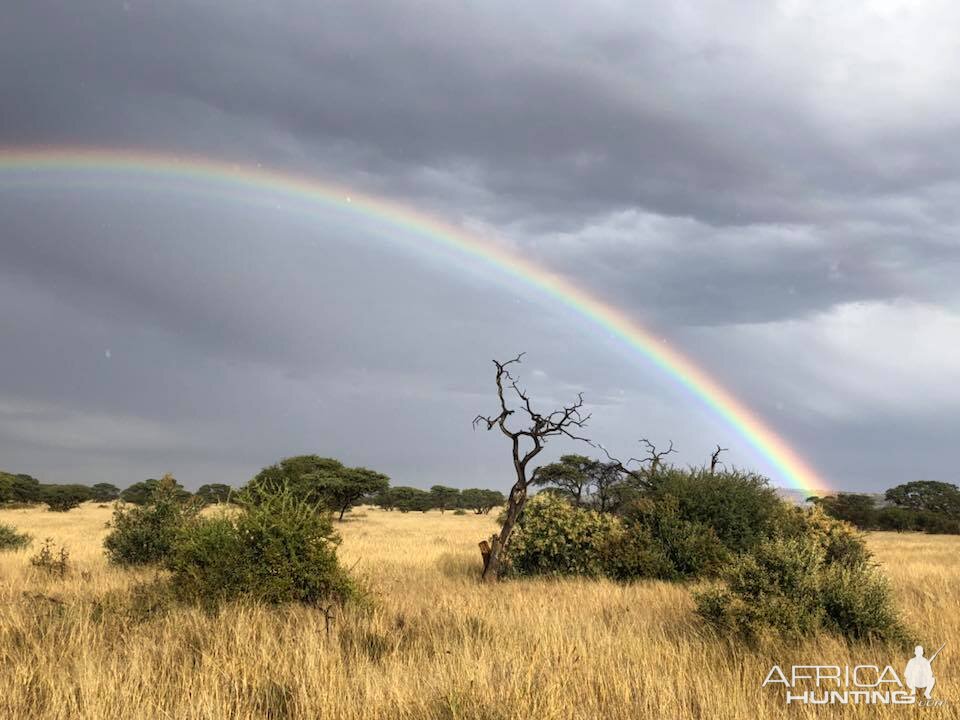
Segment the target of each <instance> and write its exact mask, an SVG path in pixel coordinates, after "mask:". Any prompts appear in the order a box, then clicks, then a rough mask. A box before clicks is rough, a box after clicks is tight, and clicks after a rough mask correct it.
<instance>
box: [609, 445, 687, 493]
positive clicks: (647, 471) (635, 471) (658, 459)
mask: <svg viewBox="0 0 960 720" xmlns="http://www.w3.org/2000/svg"><path fill="white" fill-rule="evenodd" d="M640 442H642V443H643V444H644V445H646V447H647V456H646V457H645V458H634V457H632V458H629V459H628V460H627V461H626V462H621V461H620V460H618V459H617V458H615V457H613V455H611V454H610V453H609V452H608V451H607V449H606V448H605V447H604V446H603V445H599V447H600V449H601V450H603V452H604V454H605V455H606V456H607V460H609V461H610V463H609V465H610V466H611V467H613V468H615V469H617V470H619V471H620V472H621V473H623V474H624V475H627V476H628V477H630V478H631V479H632V480H633V481H634V482H635V483H636V485H637V486H638V487H639V488H640V489H647V490H648V489H650V487H651V485H652V483H651V479H652V478H653V477H655V476H656V474H657V472H658V471H659V469H660V468H661V467H662V466H663V459H664V458H665V457H666V456H667V455H669V454H670V453H674V452H676V450H674V449H673V440H671V441H670V446H669V447H668V448H667V449H666V450H657V446H656V445H654V444H653V443H652V442H650V441H649V440H647V439H646V438H640ZM630 463H637V464H638V467H636V468H631V467H630Z"/></svg>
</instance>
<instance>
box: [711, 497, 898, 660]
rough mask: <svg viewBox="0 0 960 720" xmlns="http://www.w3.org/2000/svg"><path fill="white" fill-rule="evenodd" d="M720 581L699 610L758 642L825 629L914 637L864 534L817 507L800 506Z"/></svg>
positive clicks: (856, 635)
mask: <svg viewBox="0 0 960 720" xmlns="http://www.w3.org/2000/svg"><path fill="white" fill-rule="evenodd" d="M721 581H722V585H720V586H719V587H715V588H711V589H708V590H705V591H703V592H699V593H696V594H695V599H696V603H697V612H698V614H699V615H700V616H701V617H702V618H703V619H704V620H705V621H706V622H707V623H708V624H709V625H710V626H712V627H714V628H715V629H716V630H718V631H719V632H721V633H724V634H726V635H735V636H737V637H740V638H743V639H746V640H749V641H753V640H757V639H758V638H761V637H764V636H778V637H783V636H788V637H794V638H799V637H802V636H804V635H807V634H810V633H813V632H817V631H820V630H826V631H829V632H833V633H836V634H839V635H842V636H845V637H848V638H851V639H864V640H879V641H888V642H905V641H907V640H908V639H909V633H908V631H907V630H906V629H905V627H904V626H903V624H902V622H901V620H900V617H899V615H898V613H897V610H896V607H895V605H894V602H893V596H892V594H891V592H890V589H889V587H888V585H887V581H886V579H885V578H884V577H883V575H881V574H880V572H879V571H878V570H877V568H876V566H875V565H874V564H873V563H872V562H871V557H870V553H869V551H868V549H867V547H866V544H865V543H864V541H863V538H862V537H861V536H860V535H859V534H857V532H856V531H855V530H854V529H853V528H852V527H851V526H850V525H848V524H846V523H842V522H840V521H837V520H834V519H832V518H829V517H828V516H826V515H825V514H824V513H823V512H822V511H821V510H820V509H819V508H814V509H807V510H801V509H799V508H797V509H796V512H794V513H792V517H790V518H788V519H787V520H786V522H785V523H784V525H783V527H782V528H781V529H780V533H779V534H778V536H776V537H773V538H771V539H769V540H766V541H764V542H762V543H760V544H759V545H757V546H756V547H754V548H753V549H752V550H750V551H749V552H746V553H744V554H742V555H740V556H738V557H737V558H736V559H735V560H734V562H733V563H731V564H730V565H729V566H728V567H727V568H726V569H725V570H724V571H723V573H722V575H721Z"/></svg>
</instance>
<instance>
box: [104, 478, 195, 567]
mask: <svg viewBox="0 0 960 720" xmlns="http://www.w3.org/2000/svg"><path fill="white" fill-rule="evenodd" d="M198 512H199V504H198V503H196V502H190V501H186V502H185V501H184V500H183V493H182V492H181V490H180V488H179V487H178V485H177V483H176V481H175V480H174V479H173V478H172V477H170V476H164V477H163V479H161V480H159V481H158V482H157V484H156V486H155V487H154V488H152V490H151V493H150V497H149V499H148V500H147V501H146V503H145V504H143V505H134V506H123V505H121V504H119V503H118V504H117V505H116V506H115V507H114V510H113V520H112V521H111V523H110V527H111V528H112V529H111V532H110V533H109V534H108V535H107V537H106V538H105V539H104V541H103V545H104V548H105V549H106V553H107V559H108V560H110V562H113V563H116V564H118V565H149V564H151V563H158V562H161V561H162V560H164V559H165V558H166V557H167V556H168V555H169V554H170V551H171V549H172V548H173V542H174V539H175V538H176V536H177V533H178V532H179V530H180V529H181V528H182V527H184V526H185V525H186V524H187V523H188V522H189V521H191V520H192V519H193V518H194V517H196V515H197V513H198Z"/></svg>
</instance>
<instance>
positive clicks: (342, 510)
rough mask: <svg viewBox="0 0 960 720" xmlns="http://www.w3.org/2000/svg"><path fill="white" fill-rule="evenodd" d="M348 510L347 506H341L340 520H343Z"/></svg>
mask: <svg viewBox="0 0 960 720" xmlns="http://www.w3.org/2000/svg"><path fill="white" fill-rule="evenodd" d="M346 511H347V508H346V507H342V508H340V517H339V518H338V520H339V521H340V522H343V514H344V513H345V512H346Z"/></svg>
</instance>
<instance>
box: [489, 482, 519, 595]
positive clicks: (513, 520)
mask: <svg viewBox="0 0 960 720" xmlns="http://www.w3.org/2000/svg"><path fill="white" fill-rule="evenodd" d="M519 473H520V471H519V470H518V474H519ZM524 475H525V473H524ZM526 502H527V484H526V482H525V479H524V477H521V479H519V480H517V483H516V484H515V485H514V486H513V488H512V489H511V490H510V499H509V500H508V501H507V513H506V517H505V518H504V521H503V527H502V528H501V529H500V534H499V535H494V536H493V538H492V542H491V544H490V557H489V559H488V561H487V564H486V567H485V568H484V569H483V581H484V582H487V583H492V582H496V581H497V578H498V576H499V574H500V553H501V552H502V551H503V548H504V547H506V545H507V543H508V542H509V541H510V535H511V533H513V526H514V525H516V524H517V518H518V517H520V511H521V510H523V506H524V504H525V503H526Z"/></svg>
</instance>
